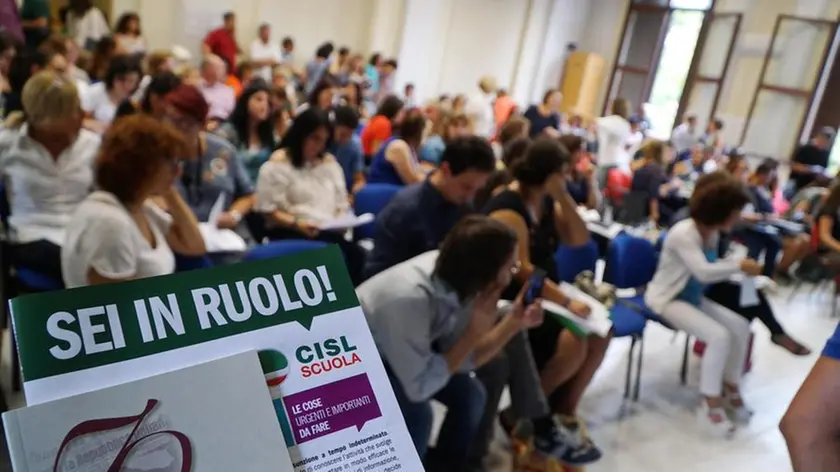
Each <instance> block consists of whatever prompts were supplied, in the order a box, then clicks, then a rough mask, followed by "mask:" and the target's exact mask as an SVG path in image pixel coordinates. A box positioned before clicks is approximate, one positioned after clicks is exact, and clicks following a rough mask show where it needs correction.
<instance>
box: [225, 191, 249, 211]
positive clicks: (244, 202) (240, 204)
mask: <svg viewBox="0 0 840 472" xmlns="http://www.w3.org/2000/svg"><path fill="white" fill-rule="evenodd" d="M254 200H255V197H254V195H253V194H252V195H246V196H244V197H240V198H237V199H236V201H234V202H233V203H231V204H230V208H228V212H236V213H239V214H240V215H247V214H248V213H250V212H251V209H252V208H254Z"/></svg>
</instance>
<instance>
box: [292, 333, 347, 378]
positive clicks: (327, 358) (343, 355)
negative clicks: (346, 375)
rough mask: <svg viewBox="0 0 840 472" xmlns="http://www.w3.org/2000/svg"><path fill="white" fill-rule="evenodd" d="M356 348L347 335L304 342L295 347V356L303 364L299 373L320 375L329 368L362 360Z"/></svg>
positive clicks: (337, 367) (307, 375)
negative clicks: (312, 342) (304, 343)
mask: <svg viewBox="0 0 840 472" xmlns="http://www.w3.org/2000/svg"><path fill="white" fill-rule="evenodd" d="M356 350H357V348H356V346H354V345H353V344H350V342H349V341H348V340H347V336H341V337H339V338H338V339H334V338H330V339H327V340H324V341H321V342H317V343H314V344H306V345H303V346H300V347H298V348H297V349H295V357H296V358H297V360H298V362H300V363H301V364H303V365H302V366H301V368H300V373H301V375H302V376H303V378H309V377H311V376H313V375H320V374H322V373H324V372H329V371H331V370H338V369H341V368H344V367H348V366H351V365H353V364H355V363H357V362H362V359H361V358H360V357H359V354H358V353H357V352H356Z"/></svg>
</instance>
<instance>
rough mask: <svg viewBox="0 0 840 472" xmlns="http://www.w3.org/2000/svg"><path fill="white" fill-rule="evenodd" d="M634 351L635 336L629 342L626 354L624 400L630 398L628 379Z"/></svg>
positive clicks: (631, 368) (631, 372) (630, 374)
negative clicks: (628, 349)
mask: <svg viewBox="0 0 840 472" xmlns="http://www.w3.org/2000/svg"><path fill="white" fill-rule="evenodd" d="M635 350H636V336H633V337H632V340H631V341H630V351H629V352H628V353H627V374H626V375H625V376H624V398H630V377H632V375H633V352H634V351H635Z"/></svg>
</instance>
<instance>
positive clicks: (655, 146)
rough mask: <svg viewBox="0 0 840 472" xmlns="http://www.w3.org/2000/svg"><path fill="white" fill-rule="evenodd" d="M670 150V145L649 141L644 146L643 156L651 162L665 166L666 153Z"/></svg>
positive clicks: (656, 140)
mask: <svg viewBox="0 0 840 472" xmlns="http://www.w3.org/2000/svg"><path fill="white" fill-rule="evenodd" d="M667 149H668V144H667V143H665V142H664V141H660V140H658V139H649V140H647V141H645V143H644V144H642V148H641V151H642V155H643V156H644V157H645V159H647V160H648V161H649V162H655V163H657V164H659V165H665V152H666V151H667Z"/></svg>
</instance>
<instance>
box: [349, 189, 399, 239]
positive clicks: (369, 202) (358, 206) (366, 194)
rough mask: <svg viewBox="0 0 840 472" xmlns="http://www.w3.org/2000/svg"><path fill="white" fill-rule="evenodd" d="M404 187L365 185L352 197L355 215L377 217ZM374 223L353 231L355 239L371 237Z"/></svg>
mask: <svg viewBox="0 0 840 472" xmlns="http://www.w3.org/2000/svg"><path fill="white" fill-rule="evenodd" d="M403 188H404V187H401V186H399V185H391V184H367V185H365V186H364V187H362V189H361V190H359V191H358V192H357V193H356V195H355V196H354V197H353V207H354V210H355V211H356V214H357V215H362V214H365V213H373V215H374V216H376V215H378V214H379V213H380V212H381V211H382V210H383V209H384V208H385V207H386V206H387V205H388V203H389V202H390V201H391V199H392V198H394V195H396V194H397V192H399V191H400V190H402V189H403ZM373 225H374V223H368V224H366V225H362V226H359V227H358V228H356V229H355V230H353V236H354V237H355V238H356V239H365V238H371V237H373Z"/></svg>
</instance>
